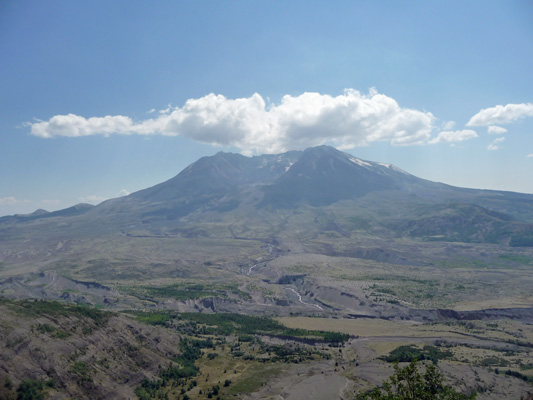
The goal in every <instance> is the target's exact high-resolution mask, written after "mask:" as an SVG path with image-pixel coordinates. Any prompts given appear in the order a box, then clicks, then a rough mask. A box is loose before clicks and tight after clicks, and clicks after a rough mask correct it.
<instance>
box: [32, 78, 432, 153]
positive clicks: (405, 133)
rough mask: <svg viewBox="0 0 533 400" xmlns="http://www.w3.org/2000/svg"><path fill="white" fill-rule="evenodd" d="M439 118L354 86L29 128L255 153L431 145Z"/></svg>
mask: <svg viewBox="0 0 533 400" xmlns="http://www.w3.org/2000/svg"><path fill="white" fill-rule="evenodd" d="M151 111H153V110H151ZM435 120H436V118H435V117H434V116H433V114H431V113H430V112H424V111H419V110H415V109H410V108H403V107H400V105H399V104H398V103H397V102H396V100H394V99H393V98H391V97H388V96H386V95H384V94H380V93H378V92H377V91H376V90H375V89H371V90H370V91H369V93H368V94H362V93H361V92H359V91H357V90H354V89H346V90H345V91H344V93H343V94H341V95H339V96H336V97H334V96H330V95H327V94H320V93H309V92H307V93H303V94H301V95H299V96H291V95H286V96H283V98H282V99H281V102H280V103H279V104H270V103H267V101H265V99H264V98H263V97H262V96H261V95H259V94H257V93H255V94H253V95H252V96H250V97H247V98H238V99H228V98H226V97H225V96H223V95H215V94H208V95H207V96H204V97H201V98H198V99H189V100H187V101H186V102H185V104H184V105H183V107H174V108H172V107H169V108H167V109H166V110H162V111H161V112H160V113H159V115H158V116H157V117H154V118H149V119H145V120H142V121H134V120H132V119H131V118H130V117H127V116H123V115H116V116H105V117H90V118H86V117H83V116H79V115H75V114H67V115H56V116H53V117H52V118H50V119H49V120H48V121H38V122H35V123H28V124H27V125H28V126H30V127H31V134H32V135H35V136H39V137H43V138H51V137H57V136H64V137H79V136H89V135H104V136H108V135H114V134H118V135H130V134H137V135H166V136H184V137H188V138H190V139H193V140H195V141H198V142H202V143H207V144H212V145H218V146H235V147H237V148H240V149H241V151H242V152H243V153H245V154H246V153H248V154H252V153H276V152H282V151H285V150H289V149H303V148H306V147H309V146H314V145H320V144H323V143H326V142H328V143H332V144H334V145H336V146H338V147H340V148H344V149H348V148H353V147H356V146H365V145H368V144H370V143H372V142H378V141H386V142H389V143H391V144H392V145H414V144H423V143H427V142H428V140H429V139H430V136H431V132H432V131H433V130H434V128H435V126H434V124H435Z"/></svg>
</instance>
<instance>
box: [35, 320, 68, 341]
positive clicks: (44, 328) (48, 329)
mask: <svg viewBox="0 0 533 400" xmlns="http://www.w3.org/2000/svg"><path fill="white" fill-rule="evenodd" d="M36 330H37V332H39V333H44V334H48V335H50V336H52V337H55V338H57V339H65V338H68V337H69V336H70V333H68V332H65V331H63V330H61V329H57V328H55V327H53V326H52V325H50V324H47V323H44V324H39V325H37V328H36Z"/></svg>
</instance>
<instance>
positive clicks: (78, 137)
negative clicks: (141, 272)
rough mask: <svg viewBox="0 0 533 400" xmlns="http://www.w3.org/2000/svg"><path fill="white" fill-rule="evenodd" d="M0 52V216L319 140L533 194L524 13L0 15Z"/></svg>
mask: <svg viewBox="0 0 533 400" xmlns="http://www.w3.org/2000/svg"><path fill="white" fill-rule="evenodd" d="M0 54H1V60H2V62H0V94H1V95H0V117H1V118H0V215H7V214H13V213H26V212H32V211H34V210H35V209H37V208H44V209H46V210H49V211H52V210H56V209H61V208H65V207H68V206H71V205H74V204H76V203H79V202H92V203H93V204H96V203H98V202H99V201H102V200H103V199H107V198H111V197H117V196H119V195H123V194H125V193H130V192H133V191H136V190H139V189H143V188H145V187H148V186H152V185H154V184H156V183H159V182H162V181H164V180H166V179H169V178H171V177H172V176H174V175H176V174H177V173H178V172H180V171H181V170H182V169H183V168H184V167H186V166H187V165H188V164H190V163H191V162H194V161H195V160H196V159H198V158H199V157H201V156H205V155H212V154H215V153H216V152H218V151H221V150H222V151H232V152H241V153H243V154H258V153H263V152H281V151H285V150H290V149H301V148H305V147H309V146H315V145H319V144H324V143H325V144H331V145H335V146H336V147H338V148H341V149H343V150H344V151H347V152H349V153H351V154H353V155H355V156H357V157H360V158H363V159H368V160H372V161H380V162H390V163H393V164H395V165H397V166H399V167H401V168H402V169H404V170H406V171H408V172H410V173H412V174H414V175H417V176H420V177H422V178H426V179H430V180H434V181H440V182H445V183H448V184H452V185H457V186H464V187H475V188H489V189H501V190H512V191H519V192H526V193H533V179H532V177H533V104H532V103H533V78H532V76H533V75H532V73H531V71H533V3H532V2H530V1H446V2H422V1H361V2H353V1H337V2H323V1H309V0H306V1H292V2H281V1H270V2H266V1H264V2H259V1H249V0H247V1H224V2H220V1H194V2H193V1H168V2H166V1H155V2H141V1H113V2H109V1H90V2H73V1H47V2H42V1H24V2H15V1H13V2H8V1H3V2H0Z"/></svg>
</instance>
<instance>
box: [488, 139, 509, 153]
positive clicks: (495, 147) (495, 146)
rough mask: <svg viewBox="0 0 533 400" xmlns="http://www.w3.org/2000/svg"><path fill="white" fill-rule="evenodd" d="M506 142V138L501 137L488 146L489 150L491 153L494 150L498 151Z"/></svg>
mask: <svg viewBox="0 0 533 400" xmlns="http://www.w3.org/2000/svg"><path fill="white" fill-rule="evenodd" d="M503 142H505V138H504V137H501V138H497V139H494V140H493V141H492V143H490V144H489V145H488V146H487V150H491V151H494V150H498V149H499V148H500V146H499V145H500V144H501V143H503Z"/></svg>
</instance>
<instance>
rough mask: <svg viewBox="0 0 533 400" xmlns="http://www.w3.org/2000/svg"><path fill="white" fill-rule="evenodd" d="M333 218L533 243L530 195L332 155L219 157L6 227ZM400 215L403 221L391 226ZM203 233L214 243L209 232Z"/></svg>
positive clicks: (96, 228) (121, 227) (148, 226)
mask: <svg viewBox="0 0 533 400" xmlns="http://www.w3.org/2000/svg"><path fill="white" fill-rule="evenodd" d="M326 208H327V209H328V211H327V212H334V213H335V212H337V211H339V210H341V209H342V210H343V211H342V212H341V211H339V212H340V213H341V214H342V213H348V214H353V213H354V212H355V211H356V210H359V211H357V212H358V213H360V214H361V213H363V215H365V218H369V217H368V216H369V215H374V217H373V218H374V222H373V225H374V226H375V227H376V229H377V228H379V229H380V230H385V231H387V232H388V233H387V235H389V234H391V235H405V234H407V235H415V236H417V237H418V236H424V237H425V236H428V237H429V236H431V237H435V238H447V239H450V238H451V239H453V240H455V239H456V238H458V237H460V238H461V240H463V239H464V240H466V239H465V238H467V239H468V240H481V241H484V240H491V241H493V242H506V241H507V242H508V241H509V240H510V238H511V237H519V238H520V240H519V242H520V243H526V244H529V243H530V242H531V243H533V228H532V227H531V226H529V225H527V226H525V225H520V224H517V223H515V222H512V221H513V220H515V221H517V220H520V221H524V222H525V221H528V222H530V221H533V196H532V195H527V194H519V193H511V192H497V191H488V190H474V189H463V188H457V187H453V186H449V185H445V184H442V183H435V182H430V181H427V180H424V179H421V178H418V177H416V176H413V175H411V174H409V173H407V172H405V171H403V170H401V169H400V168H398V167H396V166H394V165H391V164H384V163H379V162H372V161H366V160H362V159H359V158H356V157H354V156H352V155H350V154H348V153H344V152H342V151H339V150H337V149H335V148H333V147H329V146H318V147H312V148H308V149H306V150H305V151H290V152H287V153H283V154H268V155H259V156H254V157H245V156H242V155H240V154H232V153H223V152H219V153H217V154H215V155H214V156H210V157H203V158H201V159H199V160H198V161H196V162H194V163H193V164H191V165H189V166H188V167H187V168H185V169H184V170H183V171H182V172H180V173H179V174H178V175H176V176H175V177H173V178H171V179H169V180H167V181H165V182H163V183H160V184H158V185H155V186H153V187H150V188H147V189H144V190H140V191H138V192H135V193H132V194H130V195H129V196H125V197H120V198H116V199H111V200H108V201H105V202H103V203H101V204H99V205H98V206H96V207H90V206H85V205H82V206H76V207H73V208H71V209H65V210H62V211H57V212H54V213H36V214H32V215H31V217H30V218H28V217H26V218H14V217H4V218H2V219H0V227H1V226H2V225H4V226H5V225H6V224H8V225H16V224H25V223H31V222H33V221H35V222H38V221H42V222H43V223H44V221H45V220H47V221H50V223H52V222H54V223H56V224H57V225H55V226H56V227H57V229H58V232H59V231H60V230H61V232H62V231H63V230H65V231H68V230H69V229H70V230H72V229H78V230H79V231H83V232H87V231H91V232H93V233H94V234H99V233H100V234H101V233H102V232H107V233H113V232H114V233H117V232H132V231H135V232H137V231H142V232H152V233H153V232H158V233H157V234H158V235H159V234H167V233H168V232H174V231H176V232H177V231H180V229H182V225H184V224H185V225H186V224H189V225H191V224H192V225H194V224H195V223H196V222H194V221H197V222H199V221H201V222H202V223H206V221H215V220H218V221H222V220H224V221H225V222H224V224H229V225H232V224H233V223H232V222H231V221H232V220H233V221H234V219H235V218H237V219H238V220H239V221H240V223H241V224H243V225H246V224H250V223H251V222H250V221H252V220H254V218H255V219H257V218H258V215H261V221H262V222H261V223H265V224H266V226H268V225H269V224H270V223H271V221H272V218H275V217H273V215H276V213H278V212H282V213H286V212H300V211H301V210H303V209H315V211H313V213H319V214H320V213H321V212H326V211H325V210H326ZM400 210H403V211H400ZM392 215H395V216H396V217H395V218H394V219H391V217H387V216H392ZM59 218H61V221H60V220H59ZM313 218H314V217H313ZM377 220H380V222H379V223H377V222H376V221H377ZM256 223H257V221H256ZM466 225H468V226H470V227H474V228H472V232H466V231H464V226H466ZM59 227H62V228H61V229H60V228H59ZM205 229H206V231H205V232H204V234H208V233H207V232H210V230H211V226H206V228H205ZM228 229H229V230H230V231H231V230H232V229H230V228H228ZM458 231H461V232H462V233H460V234H459V233H458ZM496 231H497V232H499V233H497V234H496V233H494V232H496ZM232 235H233V233H232ZM530 236H531V237H530ZM487 238H488V239H487ZM502 238H503V239H502ZM515 242H516V243H518V242H517V241H516V240H515Z"/></svg>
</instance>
